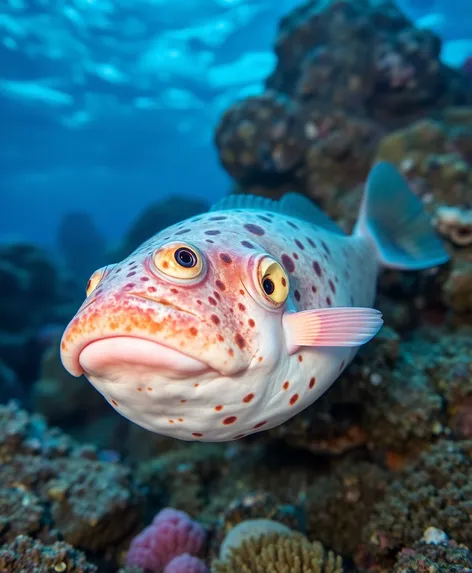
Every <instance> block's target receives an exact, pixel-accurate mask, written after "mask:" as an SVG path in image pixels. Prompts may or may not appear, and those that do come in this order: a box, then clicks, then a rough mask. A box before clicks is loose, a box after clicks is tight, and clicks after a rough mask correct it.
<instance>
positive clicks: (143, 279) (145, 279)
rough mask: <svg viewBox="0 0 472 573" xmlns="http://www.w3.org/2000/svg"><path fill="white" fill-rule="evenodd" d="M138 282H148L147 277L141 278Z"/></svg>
mask: <svg viewBox="0 0 472 573" xmlns="http://www.w3.org/2000/svg"><path fill="white" fill-rule="evenodd" d="M139 280H140V281H143V282H146V281H148V280H149V277H141V278H140V279H139Z"/></svg>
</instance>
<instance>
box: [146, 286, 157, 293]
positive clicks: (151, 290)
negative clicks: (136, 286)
mask: <svg viewBox="0 0 472 573" xmlns="http://www.w3.org/2000/svg"><path fill="white" fill-rule="evenodd" d="M156 290H157V289H156V287H153V286H150V287H148V288H147V291H148V292H156Z"/></svg>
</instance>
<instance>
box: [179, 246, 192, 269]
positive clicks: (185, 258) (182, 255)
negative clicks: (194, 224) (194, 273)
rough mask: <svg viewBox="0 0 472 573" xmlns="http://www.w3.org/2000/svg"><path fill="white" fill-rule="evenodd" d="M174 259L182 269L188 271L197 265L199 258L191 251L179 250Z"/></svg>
mask: <svg viewBox="0 0 472 573" xmlns="http://www.w3.org/2000/svg"><path fill="white" fill-rule="evenodd" d="M174 258H175V260H176V261H177V263H178V264H179V265H180V266H181V267H185V268H186V269H191V268H192V267H194V266H195V265H196V264H197V257H196V255H195V253H194V252H193V251H191V250H190V249H185V248H180V249H177V250H176V251H175V253H174Z"/></svg>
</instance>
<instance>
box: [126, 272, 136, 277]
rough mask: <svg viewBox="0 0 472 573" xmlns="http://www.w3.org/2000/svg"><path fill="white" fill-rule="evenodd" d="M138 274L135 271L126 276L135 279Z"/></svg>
mask: <svg viewBox="0 0 472 573" xmlns="http://www.w3.org/2000/svg"><path fill="white" fill-rule="evenodd" d="M135 274H136V273H135V272H134V271H132V272H131V273H128V274H127V275H126V276H127V277H133V276H134V275H135Z"/></svg>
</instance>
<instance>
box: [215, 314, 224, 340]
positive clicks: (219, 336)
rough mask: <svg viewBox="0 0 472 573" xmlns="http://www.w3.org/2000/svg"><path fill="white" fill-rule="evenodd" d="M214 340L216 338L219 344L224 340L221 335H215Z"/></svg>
mask: <svg viewBox="0 0 472 573" xmlns="http://www.w3.org/2000/svg"><path fill="white" fill-rule="evenodd" d="M217 318H218V317H217ZM216 338H218V340H219V341H220V342H223V340H224V338H223V337H222V336H221V334H217V335H216Z"/></svg>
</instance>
